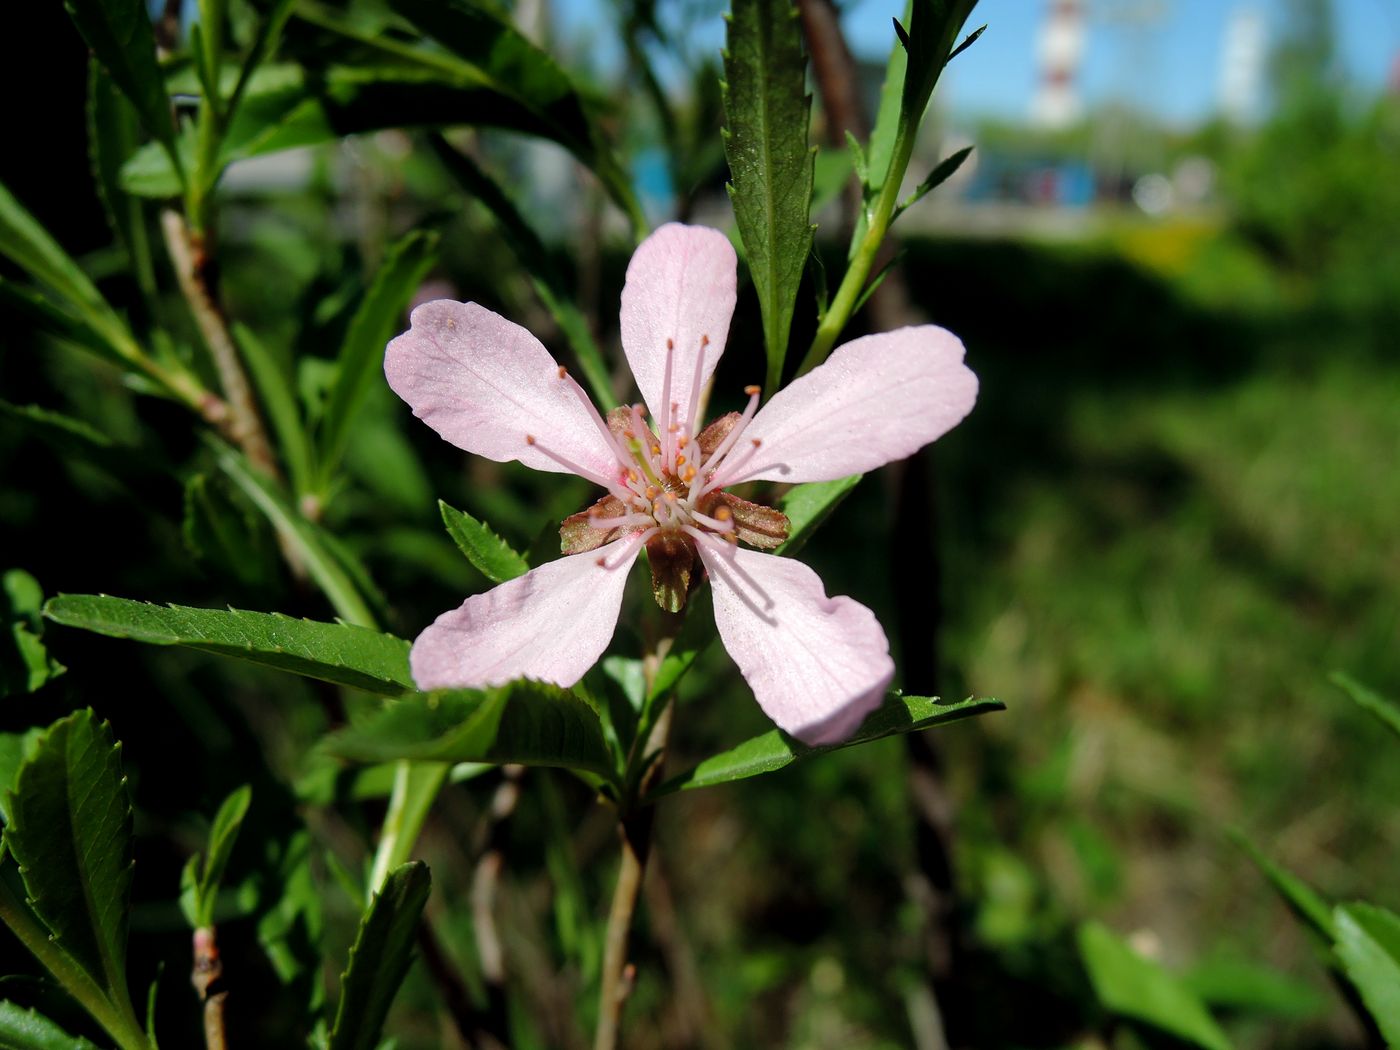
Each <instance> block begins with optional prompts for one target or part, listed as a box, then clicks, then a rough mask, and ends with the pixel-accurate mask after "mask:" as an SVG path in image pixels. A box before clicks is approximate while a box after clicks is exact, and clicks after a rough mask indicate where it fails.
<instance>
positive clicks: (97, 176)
mask: <svg viewBox="0 0 1400 1050" xmlns="http://www.w3.org/2000/svg"><path fill="white" fill-rule="evenodd" d="M87 112H88V159H89V161H90V162H91V164H92V175H93V180H94V181H95V182H96V183H97V195H98V196H99V197H100V198H101V199H102V206H103V208H104V210H105V211H106V213H107V221H108V223H110V224H111V227H112V232H114V233H115V234H116V235H117V239H118V240H120V241H121V243H122V245H123V246H124V247H125V248H126V252H127V255H128V256H129V257H130V259H131V267H132V271H133V272H134V274H135V276H136V283H137V285H138V286H139V287H140V288H141V291H142V292H144V293H145V294H146V295H147V296H148V297H153V296H154V295H155V294H156V277H155V268H154V264H153V263H152V261H151V239H150V236H149V234H148V233H147V231H146V221H145V217H144V216H143V215H142V214H141V202H140V201H139V200H137V199H136V198H134V197H132V196H130V195H129V194H128V193H127V192H126V191H125V190H123V189H122V188H121V180H120V173H121V167H122V165H123V164H125V163H126V160H127V158H128V157H130V156H131V155H132V154H133V153H135V152H136V150H137V148H138V147H139V146H140V144H141V143H140V130H139V124H138V117H137V113H136V109H135V107H133V106H132V105H131V103H130V102H129V101H127V99H126V98H125V97H124V96H123V95H122V94H121V93H120V92H119V91H117V89H116V87H115V85H114V84H113V83H112V78H111V77H109V76H108V75H107V73H106V71H105V70H104V69H103V68H102V66H101V65H100V64H99V63H98V62H97V61H96V60H93V61H92V62H90V63H89V64H88V111H87Z"/></svg>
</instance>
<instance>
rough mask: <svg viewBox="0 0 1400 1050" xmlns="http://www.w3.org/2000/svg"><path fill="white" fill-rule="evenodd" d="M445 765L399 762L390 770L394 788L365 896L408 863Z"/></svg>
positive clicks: (448, 765) (446, 768)
mask: <svg viewBox="0 0 1400 1050" xmlns="http://www.w3.org/2000/svg"><path fill="white" fill-rule="evenodd" d="M451 768H452V765H451V763H448V762H409V761H407V760H404V761H400V762H399V763H398V764H397V765H396V766H395V767H394V786H393V788H392V790H391V791H390V793H389V811H388V813H386V814H385V816H384V826H383V827H382V828H380V830H379V848H378V849H377V850H375V854H374V866H373V868H371V869H370V877H369V887H368V889H369V893H368V896H370V897H373V896H374V894H376V893H378V892H379V888H380V887H381V886H383V885H384V880H385V879H387V878H388V877H389V873H390V872H391V871H393V870H394V869H395V868H397V867H398V866H399V865H400V864H405V863H407V862H408V860H409V858H410V857H411V856H412V854H413V847H414V846H415V845H416V844H417V842H418V836H419V834H420V833H421V832H422V831H423V822H424V821H425V820H427V819H428V810H429V809H431V808H432V805H433V800H434V799H436V798H437V797H438V792H440V791H441V790H442V785H443V784H445V783H446V782H447V773H448V771H449V770H450V769H451Z"/></svg>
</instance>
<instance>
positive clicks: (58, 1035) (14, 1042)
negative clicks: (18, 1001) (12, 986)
mask: <svg viewBox="0 0 1400 1050" xmlns="http://www.w3.org/2000/svg"><path fill="white" fill-rule="evenodd" d="M0 1047H3V1048H4V1050H97V1047H95V1046H93V1044H92V1043H89V1042H88V1041H87V1040H86V1039H83V1038H81V1037H79V1036H75V1035H69V1034H68V1033H67V1032H65V1031H64V1030H63V1029H62V1028H60V1027H59V1026H58V1025H56V1024H54V1023H53V1022H52V1021H50V1020H49V1019H48V1018H47V1017H45V1016H44V1015H43V1014H40V1013H37V1012H35V1011H34V1010H32V1009H31V1010H25V1009H22V1008H21V1007H19V1006H16V1005H15V1004H14V1003H12V1002H9V1001H8V1000H7V1001H4V1002H0Z"/></svg>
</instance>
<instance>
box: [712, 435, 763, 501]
mask: <svg viewBox="0 0 1400 1050" xmlns="http://www.w3.org/2000/svg"><path fill="white" fill-rule="evenodd" d="M762 446H763V441H762V440H761V439H760V438H753V439H752V440H751V441H750V442H749V447H748V448H746V449H744V451H743V452H740V453H738V454H736V455H734V456H733V457H731V458H730V459H728V460H726V461H725V462H724V463H723V464H721V465H720V467H719V468H718V469H717V470H716V471H715V472H714V473H713V474H711V475H710V480H709V481H707V482H705V485H704V488H702V489H701V490H700V495H701V496H703V495H704V494H705V493H706V492H713V491H714V490H715V489H722V488H724V487H725V486H727V485H733V484H735V483H736V481H737V480H738V479H739V477H740V476H741V475H742V474H743V472H744V468H745V467H747V466H748V462H749V460H751V459H753V456H754V453H755V452H757V451H758V450H759V449H760V448H761V447H762Z"/></svg>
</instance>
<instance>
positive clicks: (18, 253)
mask: <svg viewBox="0 0 1400 1050" xmlns="http://www.w3.org/2000/svg"><path fill="white" fill-rule="evenodd" d="M0 253H3V254H4V255H6V256H7V257H9V259H10V260H11V261H12V262H14V263H15V265H17V266H18V267H19V268H20V269H22V270H24V271H25V272H26V273H28V274H29V276H30V277H32V278H33V279H34V280H35V281H37V282H39V283H40V284H41V285H43V286H44V287H46V288H47V289H48V290H49V291H51V292H52V293H53V294H54V295H56V296H58V297H59V298H60V299H64V300H66V301H67V302H68V303H69V304H71V305H72V307H73V308H74V309H76V310H77V311H78V313H79V314H80V315H81V316H82V318H83V320H84V322H86V324H87V326H88V327H89V328H90V329H92V331H93V332H95V333H96V334H97V335H98V336H99V337H100V338H101V340H102V341H103V343H104V344H106V345H107V346H108V347H109V348H111V351H112V353H113V355H114V356H116V357H119V358H123V359H125V358H129V357H130V356H132V346H131V336H130V333H129V332H127V330H126V327H125V326H124V325H123V324H122V322H121V321H120V320H119V319H118V318H117V315H116V314H115V313H113V311H112V308H111V306H109V305H108V303H107V300H106V299H104V298H102V294H101V293H100V292H98V290H97V287H96V285H94V284H93V283H92V281H91V280H89V279H88V276H87V274H85V273H84V272H83V271H82V269H80V268H79V266H78V264H77V263H75V262H74V261H73V260H72V258H70V257H69V255H68V253H67V252H65V251H64V250H63V249H62V248H60V247H59V245H58V242H57V241H55V240H54V239H53V238H52V237H50V236H49V233H48V231H47V230H45V229H44V228H43V227H42V226H41V225H40V224H39V222H38V221H37V220H36V219H35V218H34V216H32V215H31V214H29V212H28V211H26V210H25V208H24V206H23V205H22V204H20V202H19V201H17V200H16V199H15V198H14V195H13V194H11V193H10V191H9V190H8V189H6V188H5V186H4V184H3V183H0Z"/></svg>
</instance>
